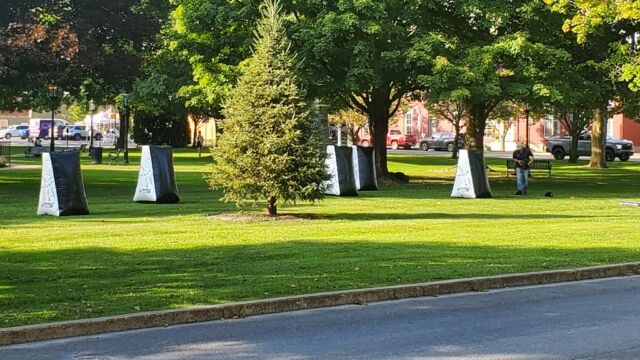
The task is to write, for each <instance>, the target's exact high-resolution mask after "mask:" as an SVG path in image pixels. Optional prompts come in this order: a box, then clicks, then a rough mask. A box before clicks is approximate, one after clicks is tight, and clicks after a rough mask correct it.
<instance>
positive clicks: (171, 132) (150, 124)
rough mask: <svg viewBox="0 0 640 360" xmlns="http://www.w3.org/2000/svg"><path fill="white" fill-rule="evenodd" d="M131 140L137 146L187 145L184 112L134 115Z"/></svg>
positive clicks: (187, 137) (140, 112) (140, 111)
mask: <svg viewBox="0 0 640 360" xmlns="http://www.w3.org/2000/svg"><path fill="white" fill-rule="evenodd" d="M134 118H135V121H134V122H133V140H134V141H135V142H136V143H138V144H153V145H171V146H172V147H184V146H186V145H187V144H188V143H189V130H188V128H187V123H186V120H187V114H186V112H184V111H183V112H175V113H161V114H156V113H148V112H145V111H143V110H138V111H136V112H135V113H134Z"/></svg>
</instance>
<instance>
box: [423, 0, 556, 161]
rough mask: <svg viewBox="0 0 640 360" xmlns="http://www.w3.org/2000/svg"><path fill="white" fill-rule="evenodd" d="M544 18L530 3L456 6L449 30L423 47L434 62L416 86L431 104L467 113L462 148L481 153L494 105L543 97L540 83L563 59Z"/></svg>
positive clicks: (539, 7) (538, 6) (542, 11)
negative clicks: (432, 50) (454, 105)
mask: <svg viewBox="0 0 640 360" xmlns="http://www.w3.org/2000/svg"><path fill="white" fill-rule="evenodd" d="M549 13H550V12H549V11H548V9H544V5H543V4H539V3H538V2H537V1H534V0H517V1H509V2H477V1H472V0H470V1H459V2H456V3H455V8H454V9H453V10H452V12H451V14H450V15H449V17H450V20H449V21H450V22H451V24H452V25H453V26H452V27H451V28H450V29H445V30H446V31H443V32H442V33H441V34H440V36H439V37H437V40H438V42H437V43H436V45H433V44H434V43H433V41H432V39H428V40H429V41H428V43H427V44H426V45H425V46H426V47H433V46H436V47H437V49H438V50H437V53H438V54H439V56H437V57H436V59H435V61H434V65H433V68H432V73H431V74H424V75H421V76H420V77H419V80H420V82H421V83H422V84H423V85H424V86H426V87H428V91H427V93H426V94H427V97H428V99H429V100H430V101H431V102H434V103H438V102H442V101H455V102H461V103H462V104H464V107H465V108H467V109H468V110H469V123H468V124H467V142H466V145H467V147H468V148H471V149H474V148H475V149H482V148H483V137H484V130H485V126H486V120H487V118H488V117H489V116H490V115H491V113H492V112H493V111H494V110H495V108H496V106H498V105H499V104H501V103H504V102H506V101H522V102H529V103H535V102H537V101H539V100H538V99H539V98H541V97H544V96H547V94H548V86H547V85H546V83H545V82H544V79H546V78H547V77H548V73H549V72H550V71H552V70H553V69H555V68H556V67H557V65H558V64H559V63H562V62H563V61H567V60H568V59H569V55H568V54H567V53H566V52H565V51H563V50H562V49H557V48H555V47H554V46H553V44H552V41H549V40H550V38H552V36H553V33H549V32H547V31H545V29H546V28H547V27H546V26H545V24H546V23H547V22H548V21H549V19H548V16H549ZM456 25H457V26H456ZM469 27H471V28H473V31H468V29H469ZM556 33H557V32H556ZM418 56H420V54H418ZM427 56H428V55H427Z"/></svg>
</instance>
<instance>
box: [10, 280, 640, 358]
mask: <svg viewBox="0 0 640 360" xmlns="http://www.w3.org/2000/svg"><path fill="white" fill-rule="evenodd" d="M638 324H640V277H630V278H616V279H607V280H596V281H585V282H578V283H569V284H557V285H548V286H538V287H528V288H516V289H506V290H499V291H491V292H483V293H470V294H460V295H450V296H442V297H437V298H420V299H410V300H402V301H393V302H384V303H375V304H369V305H366V306H361V305H352V306H343V307H338V308H328V309H318V310H310V311H298V312H290V313H283V314H275V315H266V316H256V317H250V318H246V319H238V320H224V321H214V322H209V323H201V324H194V325H181V326H172V327H168V328H160V329H149V330H139V331H129V332H122V333H115V334H108V335H100V336H90V337H84V338H75V339H70V340H59V341H50V342H44V343H38V344H26V345H19V346H11V347H4V348H0V359H3V360H27V359H38V360H47V359H56V360H57V359H83V360H89V359H96V360H97V359H100V360H106V359H140V360H142V359H145V360H147V359H167V360H169V359H183V360H195V359H446V360H452V359H483V360H489V359H499V360H507V359H514V360H516V359H517V360H525V359H526V360H534V359H628V360H631V359H639V358H640V325H638Z"/></svg>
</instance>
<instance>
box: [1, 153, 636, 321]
mask: <svg viewBox="0 0 640 360" xmlns="http://www.w3.org/2000/svg"><path fill="white" fill-rule="evenodd" d="M138 156H139V155H136V154H135V153H134V154H132V160H133V162H136V161H137V159H138ZM208 161H209V160H206V159H197V157H196V156H195V152H193V151H191V150H188V151H186V150H185V151H179V152H177V153H176V168H177V169H180V170H198V171H184V172H183V171H181V172H178V173H177V180H178V186H179V189H180V192H181V195H182V201H181V202H180V203H179V204H174V205H151V204H136V203H133V201H132V197H133V192H134V190H135V182H136V178H137V173H136V172H135V171H133V170H136V169H137V167H136V166H135V165H130V166H128V167H126V166H119V167H115V166H112V167H109V166H106V165H102V166H98V165H92V166H89V165H83V169H84V181H85V186H86V191H87V197H88V200H89V206H90V210H91V215H89V216H80V217H67V218H53V217H42V216H36V215H35V212H36V207H37V202H38V191H39V174H40V172H39V170H37V169H27V170H8V171H7V170H1V171H0V204H1V205H0V327H8V326H16V325H25V324H33V323H42V322H49V321H57V320H69V319H78V318H87V317H95V316H103V315H112V314H122V313H128V312H135V311H140V310H141V311H147V310H159V309H168V308H177V307H182V306H190V305H199V304H216V303H223V302H229V301H236V300H247V299H258V298H267V297H273V296H280V295H289V294H302V293H312V292H318V291H325V290H337V289H348V288H362V287H371V286H379V285H391V284H403V283H411V282H421V281H429V280H437V279H450V278H459V277H468V276H479V275H494V274H504V273H513V272H523V271H533V270H546V269H557V268H568V267H579V266H590V265H598V264H607V263H617V262H624V261H637V260H640V231H638V230H640V225H639V224H638V220H639V216H640V209H637V208H628V207H621V206H619V205H618V202H619V201H620V200H623V199H638V198H640V190H638V189H640V176H639V175H640V166H639V165H638V164H631V163H625V164H623V163H619V162H616V163H614V164H613V168H612V169H609V170H588V169H585V168H584V167H583V166H584V163H581V164H578V165H567V164H565V163H560V162H554V171H553V175H554V176H553V178H551V179H546V178H545V177H542V176H541V177H536V178H534V179H532V181H531V183H530V196H528V197H525V198H520V197H515V196H513V193H514V191H515V186H514V179H513V177H511V178H510V179H507V178H506V177H504V172H503V171H502V170H503V169H504V160H497V159H495V160H494V159H490V160H489V165H490V166H491V167H492V168H493V169H495V170H496V172H492V173H491V186H492V189H493V193H494V195H495V197H494V198H493V199H479V200H464V199H452V198H450V192H451V187H452V178H453V175H454V173H453V172H452V166H453V165H454V162H453V161H452V160H451V159H446V158H442V157H435V156H406V155H404V156H391V157H390V168H391V170H392V171H403V172H405V173H407V174H409V175H410V176H412V179H414V180H412V182H411V183H410V184H407V185H397V186H389V187H387V188H385V189H384V190H382V191H379V192H367V193H362V194H361V196H359V197H357V198H336V197H328V198H326V199H325V200H324V201H323V202H320V203H318V204H315V205H311V204H298V205H295V206H287V207H285V208H283V209H281V211H282V212H284V213H305V214H317V215H320V216H322V218H321V219H315V220H286V221H283V220H278V221H247V222H230V221H223V220H212V219H210V218H209V217H208V215H210V214H218V213H223V212H233V211H237V210H236V208H235V207H234V206H233V205H231V204H223V203H220V202H218V201H217V199H218V198H219V197H220V194H219V193H215V192H211V191H210V190H208V189H207V186H206V183H205V180H204V177H203V176H204V175H203V174H202V173H201V171H205V170H207V169H208V168H209V166H210V165H209V164H208ZM28 162H30V163H38V160H35V159H32V160H29V161H28ZM114 169H119V170H122V169H129V170H132V171H109V170H114ZM546 191H553V192H554V193H555V194H556V197H555V198H544V197H542V194H543V193H544V192H546ZM245 211H250V210H249V209H245ZM254 211H259V210H254Z"/></svg>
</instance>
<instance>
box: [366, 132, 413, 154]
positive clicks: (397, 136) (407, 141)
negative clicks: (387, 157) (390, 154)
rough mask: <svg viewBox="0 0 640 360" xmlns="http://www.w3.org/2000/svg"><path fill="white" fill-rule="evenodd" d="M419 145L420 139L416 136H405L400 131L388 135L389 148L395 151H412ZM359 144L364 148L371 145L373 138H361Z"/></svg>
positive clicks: (367, 136)
mask: <svg viewBox="0 0 640 360" xmlns="http://www.w3.org/2000/svg"><path fill="white" fill-rule="evenodd" d="M417 143H418V139H417V137H416V136H415V135H409V134H403V133H402V132H401V131H400V130H389V132H388V133H387V147H390V148H391V149H393V150H397V149H399V148H401V147H402V148H403V149H405V150H409V149H411V148H412V147H413V146H415V145H416V144H417ZM358 144H359V145H362V146H369V145H371V136H370V135H366V136H361V137H360V139H359V140H358Z"/></svg>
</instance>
